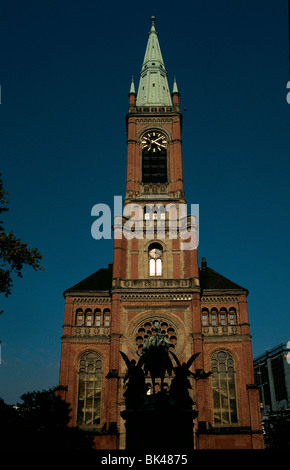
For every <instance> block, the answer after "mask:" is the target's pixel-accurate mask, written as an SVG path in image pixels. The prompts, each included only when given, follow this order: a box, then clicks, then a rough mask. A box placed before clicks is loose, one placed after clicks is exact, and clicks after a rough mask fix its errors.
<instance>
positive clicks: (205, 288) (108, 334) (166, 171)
mask: <svg viewBox="0 0 290 470" xmlns="http://www.w3.org/2000/svg"><path fill="white" fill-rule="evenodd" d="M151 20H152V25H151V30H150V32H149V35H148V43H147V48H146V52H145V57H144V62H143V65H142V69H141V73H140V81H139V88H138V92H137V93H136V92H135V85H134V82H133V81H132V84H131V88H130V92H129V109H128V114H127V180H126V192H125V198H124V212H123V214H124V215H123V216H122V217H119V219H118V223H117V224H115V231H116V233H117V232H118V233H119V236H116V237H115V238H114V248H113V263H112V264H111V265H109V266H108V267H107V268H103V269H99V270H98V271H97V272H95V273H94V274H92V275H90V276H88V277H87V278H86V279H84V280H82V281H81V282H79V283H78V284H76V285H75V286H73V287H71V288H69V289H67V290H66V291H65V292H64V297H65V312H64V323H63V334H62V349H61V363H60V379H59V384H60V385H61V386H64V388H65V389H66V391H64V392H62V393H63V396H64V398H65V399H66V401H67V402H68V403H69V404H70V407H71V422H70V424H71V425H72V426H78V427H80V428H82V429H84V430H86V431H88V432H90V433H92V434H93V435H94V442H95V447H96V448H97V449H125V446H126V442H125V423H124V420H123V419H122V417H121V415H120V413H121V411H122V410H124V406H125V405H124V397H123V394H124V391H125V385H124V377H125V374H126V365H125V363H124V361H123V360H122V357H121V355H120V351H123V352H124V353H125V354H126V355H127V356H128V358H129V359H136V360H138V358H139V357H140V354H141V353H142V345H143V343H144V340H145V339H146V338H147V337H148V336H150V335H151V334H152V327H153V324H154V321H155V320H158V321H159V322H160V325H161V329H162V333H163V334H164V335H165V336H166V337H167V338H168V340H169V341H170V349H171V350H172V351H174V353H175V354H176V355H177V357H178V358H179V359H180V361H181V362H182V361H186V360H187V359H188V358H189V357H190V356H191V355H192V354H194V353H197V352H200V354H199V356H198V358H197V359H196V361H195V362H194V365H193V366H192V371H193V372H198V373H203V371H205V372H208V371H211V372H212V374H211V375H210V377H209V378H208V379H206V380H195V379H191V381H192V390H191V393H192V398H193V400H194V402H195V409H196V410H197V411H198V416H197V418H196V419H195V420H194V448H196V449H252V448H253V449H257V448H263V436H262V432H261V420H260V409H259V397H258V390H257V387H256V386H255V385H254V371H253V360H252V349H251V336H250V329H249V319H248V311H247V294H248V292H247V289H245V288H243V287H241V286H239V285H237V284H236V283H234V282H232V281H231V280H229V279H227V278H226V277H224V276H222V275H221V274H219V273H217V272H216V271H214V270H213V269H212V268H210V267H208V266H207V262H206V260H205V258H202V261H201V263H200V266H199V263H198V251H197V245H196V240H195V231H194V230H193V231H192V234H191V235H192V236H191V246H190V247H189V248H191V249H188V246H187V249H184V248H185V246H186V243H187V240H186V239H185V240H184V237H182V236H181V232H180V231H179V230H175V232H174V231H173V232H174V233H175V236H172V230H171V228H172V227H173V228H174V227H175V228H176V226H175V225H174V221H176V220H179V217H180V214H179V211H180V209H179V208H180V207H181V206H182V205H184V204H186V201H185V195H184V188H183V162H182V142H181V124H182V115H181V113H180V107H179V92H178V88H177V84H176V81H175V80H174V85H173V90H172V93H170V92H169V89H168V82H167V74H166V70H165V66H164V62H163V58H162V54H161V50H160V45H159V40H158V35H157V33H156V29H155V24H154V18H153V17H152V18H151ZM185 167H186V162H185ZM132 204H133V205H135V206H136V212H135V216H134V222H135V225H134V229H135V231H133V230H132V226H130V225H129V224H128V222H129V221H130V210H129V211H128V212H126V208H127V209H128V208H132V207H133V206H132ZM137 208H138V209H139V211H138V210H137ZM164 209H165V210H164ZM192 220H194V218H192V217H189V216H186V218H185V221H186V224H185V226H186V229H188V228H189V225H190V223H191V222H192ZM157 223H159V224H160V225H159V227H161V231H160V232H157V230H156V226H157ZM146 224H147V225H146ZM130 227H131V229H130ZM145 227H147V230H146V231H145ZM194 229H195V228H194ZM170 381H171V377H166V382H167V384H168V386H170ZM140 426H142V423H140Z"/></svg>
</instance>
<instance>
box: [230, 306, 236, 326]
mask: <svg viewBox="0 0 290 470" xmlns="http://www.w3.org/2000/svg"><path fill="white" fill-rule="evenodd" d="M229 318H230V325H234V324H235V323H236V322H237V319H236V309H235V308H230V311H229Z"/></svg>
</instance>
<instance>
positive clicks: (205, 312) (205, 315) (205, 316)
mask: <svg viewBox="0 0 290 470" xmlns="http://www.w3.org/2000/svg"><path fill="white" fill-rule="evenodd" d="M201 319H202V326H206V325H207V324H208V309H207V308H203V309H202V314H201Z"/></svg>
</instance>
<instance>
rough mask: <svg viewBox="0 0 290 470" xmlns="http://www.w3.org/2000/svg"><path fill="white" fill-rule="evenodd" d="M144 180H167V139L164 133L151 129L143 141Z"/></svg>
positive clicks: (149, 181) (151, 181) (161, 181)
mask: <svg viewBox="0 0 290 470" xmlns="http://www.w3.org/2000/svg"><path fill="white" fill-rule="evenodd" d="M141 146H142V182H143V183H166V182H167V150H166V147H167V141H166V137H165V135H164V134H163V133H161V132H159V131H150V132H147V133H146V134H144V136H143V138H142V141H141Z"/></svg>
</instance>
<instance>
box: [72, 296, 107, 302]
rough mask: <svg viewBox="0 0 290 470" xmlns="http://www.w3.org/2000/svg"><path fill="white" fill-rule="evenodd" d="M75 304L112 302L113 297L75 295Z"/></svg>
mask: <svg viewBox="0 0 290 470" xmlns="http://www.w3.org/2000/svg"><path fill="white" fill-rule="evenodd" d="M73 303H74V304H110V303H111V297H97V296H96V297H75V298H74V299H73Z"/></svg>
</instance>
